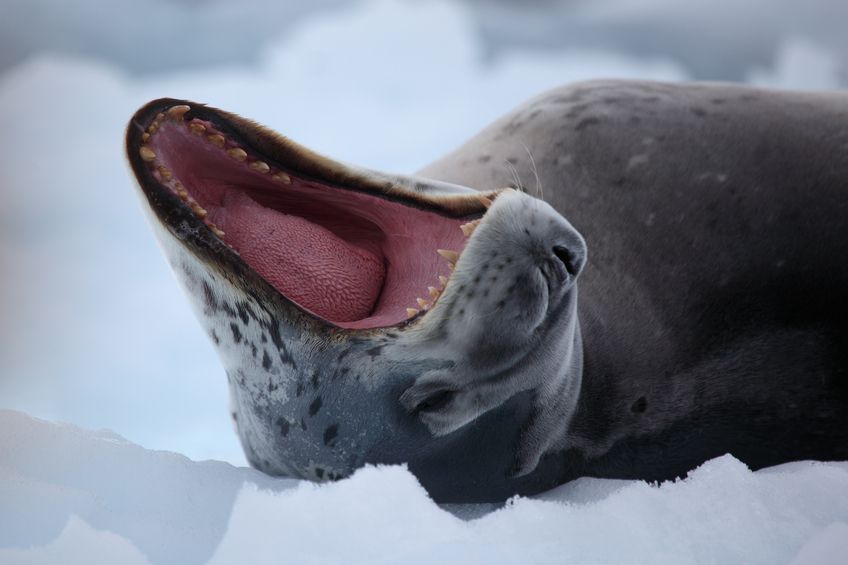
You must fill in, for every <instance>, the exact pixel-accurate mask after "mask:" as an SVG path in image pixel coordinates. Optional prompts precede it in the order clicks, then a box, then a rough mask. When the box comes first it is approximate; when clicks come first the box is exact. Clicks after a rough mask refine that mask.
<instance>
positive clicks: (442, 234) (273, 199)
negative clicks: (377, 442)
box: [127, 100, 486, 328]
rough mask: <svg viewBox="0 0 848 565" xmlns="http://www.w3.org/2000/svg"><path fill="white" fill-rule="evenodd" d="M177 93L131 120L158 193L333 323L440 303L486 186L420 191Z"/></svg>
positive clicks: (137, 161)
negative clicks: (466, 191) (444, 192)
mask: <svg viewBox="0 0 848 565" xmlns="http://www.w3.org/2000/svg"><path fill="white" fill-rule="evenodd" d="M168 102H170V103H171V104H168ZM177 102H179V101H168V100H162V101H155V102H153V103H151V104H148V106H146V107H145V108H143V109H142V110H140V111H139V113H137V114H136V117H135V118H134V119H133V121H132V122H131V123H130V129H129V131H128V139H127V143H128V149H129V152H130V160H131V163H132V164H133V169H134V172H135V173H136V175H137V176H138V178H139V182H140V184H141V185H142V188H143V189H144V190H145V193H146V194H147V195H148V197H149V198H150V196H151V191H160V192H161V191H166V192H167V193H169V194H170V195H171V196H175V197H176V199H172V200H173V205H174V206H177V207H184V208H187V209H190V210H191V211H192V212H193V216H194V218H196V220H197V221H198V223H200V222H202V224H201V225H203V224H205V226H206V227H207V228H208V230H210V232H211V233H213V234H214V235H215V236H217V237H218V238H220V239H221V240H222V241H223V242H224V243H225V244H226V245H227V246H228V248H229V250H230V251H234V252H235V253H237V254H238V257H239V259H240V260H241V261H243V262H244V263H245V264H246V265H247V266H249V267H250V268H252V269H253V270H254V271H256V272H257V273H258V274H259V275H261V276H262V277H263V278H264V279H265V280H266V281H267V282H268V283H269V284H270V285H271V286H273V287H274V288H275V289H277V291H279V292H280V293H281V294H282V295H283V296H284V297H286V298H287V299H288V300H290V301H291V302H293V303H295V304H297V305H298V306H299V307H300V308H302V309H303V310H305V311H307V312H309V313H311V314H313V315H314V316H317V317H319V318H321V319H323V320H325V321H327V322H329V323H330V324H333V325H336V326H339V327H344V328H374V327H385V326H391V325H396V324H398V323H401V322H404V321H406V320H408V319H410V318H411V317H415V316H417V315H418V314H419V313H420V312H422V311H425V310H427V309H430V308H432V307H433V304H434V303H435V301H436V300H437V299H438V297H439V295H440V293H441V291H442V289H443V288H444V285H445V284H446V282H447V279H448V277H449V276H450V272H451V268H452V266H453V263H455V262H456V260H457V257H458V254H459V253H461V252H462V249H463V247H464V246H465V241H466V239H467V237H469V236H470V235H471V232H473V230H474V228H475V227H476V225H477V224H478V223H479V218H480V217H481V216H482V214H483V213H484V212H485V208H484V206H485V203H486V199H485V198H482V199H480V198H479V197H478V198H475V197H474V196H466V195H462V196H456V195H452V196H435V197H434V196H426V195H424V194H419V193H416V192H414V191H413V190H409V189H408V188H405V189H404V187H398V186H396V185H393V182H392V179H390V178H389V177H382V178H380V177H379V175H376V174H370V176H369V173H366V172H364V171H359V170H356V169H353V168H350V167H346V166H344V165H341V164H338V163H334V162H332V161H330V160H328V159H326V158H323V157H321V156H318V155H315V154H313V153H311V152H309V151H308V150H305V149H303V148H300V147H299V146H296V145H295V144H293V143H292V142H290V141H289V140H286V139H285V138H281V137H279V136H277V135H275V134H272V133H270V132H268V131H267V130H264V129H263V128H261V127H259V126H257V125H255V124H253V123H251V122H248V121H246V120H243V119H241V118H238V117H237V116H233V115H231V114H226V113H224V112H220V111H217V110H214V109H211V108H206V107H203V106H197V105H193V104H192V105H187V104H180V103H177ZM157 103H158V108H154V110H153V111H151V107H153V106H154V105H156V104H157ZM155 110H160V111H158V112H157V111H155ZM142 173H143V174H142ZM151 185H155V186H151ZM177 199H178V200H177ZM481 201H482V203H481ZM157 213H158V214H159V217H160V219H162V220H163V222H165V223H166V225H167V224H168V223H169V221H168V218H163V217H162V214H161V212H159V211H157ZM169 227H170V228H173V226H172V225H169ZM223 249H226V248H223Z"/></svg>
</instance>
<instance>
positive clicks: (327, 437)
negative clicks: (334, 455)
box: [324, 424, 339, 445]
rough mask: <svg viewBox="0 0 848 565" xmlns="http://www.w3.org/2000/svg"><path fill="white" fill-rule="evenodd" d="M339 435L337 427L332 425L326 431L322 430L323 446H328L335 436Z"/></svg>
mask: <svg viewBox="0 0 848 565" xmlns="http://www.w3.org/2000/svg"><path fill="white" fill-rule="evenodd" d="M338 435H339V425H338V424H333V425H331V426H327V429H326V430H324V445H330V442H332V441H333V440H334V439H336V436H338Z"/></svg>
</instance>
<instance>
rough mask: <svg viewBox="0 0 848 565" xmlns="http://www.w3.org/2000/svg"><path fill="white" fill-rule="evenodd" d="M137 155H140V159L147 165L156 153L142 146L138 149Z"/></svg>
mask: <svg viewBox="0 0 848 565" xmlns="http://www.w3.org/2000/svg"><path fill="white" fill-rule="evenodd" d="M138 154H139V155H141V158H142V159H144V160H145V161H147V162H148V163H149V162H150V161H152V160H154V159H155V158H156V153H154V152H153V150H152V149H151V148H149V147H148V146H146V145H142V146H141V147H139V148H138Z"/></svg>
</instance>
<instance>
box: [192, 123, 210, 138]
mask: <svg viewBox="0 0 848 565" xmlns="http://www.w3.org/2000/svg"><path fill="white" fill-rule="evenodd" d="M188 129H190V130H191V133H193V134H195V135H203V134H205V133H206V126H204V125H203V124H199V123H197V122H189V124H188Z"/></svg>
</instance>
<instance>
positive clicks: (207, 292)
mask: <svg viewBox="0 0 848 565" xmlns="http://www.w3.org/2000/svg"><path fill="white" fill-rule="evenodd" d="M201 286H202V287H203V303H204V304H206V306H208V307H209V309H210V310H212V311H213V312H216V311H217V310H218V301H217V300H216V299H215V293H214V292H212V287H211V286H209V283H208V282H206V281H203V283H202V284H201Z"/></svg>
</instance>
